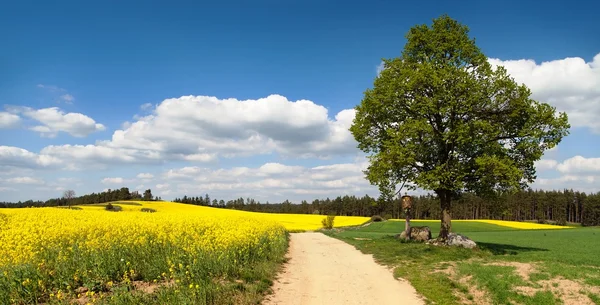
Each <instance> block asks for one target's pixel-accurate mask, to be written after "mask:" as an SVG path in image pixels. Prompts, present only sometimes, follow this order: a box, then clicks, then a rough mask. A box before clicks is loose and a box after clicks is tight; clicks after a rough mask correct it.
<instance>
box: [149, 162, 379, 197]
mask: <svg viewBox="0 0 600 305" xmlns="http://www.w3.org/2000/svg"><path fill="white" fill-rule="evenodd" d="M366 165H367V163H366V162H364V160H359V162H357V163H344V164H333V165H327V166H316V167H303V166H288V165H284V164H279V163H266V164H264V165H262V166H259V167H256V168H248V167H234V168H229V169H208V168H200V167H183V168H178V169H171V170H168V171H167V172H165V173H164V175H163V179H165V180H166V181H169V184H170V187H171V189H172V190H173V192H174V193H175V194H187V195H192V196H194V195H201V194H204V193H209V194H210V195H211V196H213V197H218V198H229V199H233V198H235V197H236V196H237V197H239V196H244V197H245V196H249V197H252V198H256V199H261V200H263V201H264V200H271V201H274V200H283V199H286V198H287V199H291V200H293V199H300V198H302V199H311V198H312V199H314V198H315V196H317V197H320V196H323V195H327V196H332V197H335V196H338V195H344V194H349V195H364V194H366V193H368V194H371V195H376V194H377V189H376V188H375V187H373V186H371V185H369V183H368V181H367V180H366V179H364V174H363V172H362V171H363V170H364V169H365V167H366ZM315 177H316V178H318V179H315ZM157 186H158V185H157Z"/></svg>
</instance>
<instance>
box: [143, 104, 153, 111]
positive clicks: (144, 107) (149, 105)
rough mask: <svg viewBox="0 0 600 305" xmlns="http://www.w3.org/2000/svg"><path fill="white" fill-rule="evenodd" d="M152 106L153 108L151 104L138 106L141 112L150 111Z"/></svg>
mask: <svg viewBox="0 0 600 305" xmlns="http://www.w3.org/2000/svg"><path fill="white" fill-rule="evenodd" d="M152 106H153V105H152V103H145V104H142V105H141V106H140V109H141V110H144V111H147V110H150V109H152Z"/></svg>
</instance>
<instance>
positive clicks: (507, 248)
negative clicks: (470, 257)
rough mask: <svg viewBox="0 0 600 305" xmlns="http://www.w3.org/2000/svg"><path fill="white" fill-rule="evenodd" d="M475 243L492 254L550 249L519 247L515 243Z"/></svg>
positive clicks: (514, 253) (513, 253) (515, 253)
mask: <svg viewBox="0 0 600 305" xmlns="http://www.w3.org/2000/svg"><path fill="white" fill-rule="evenodd" d="M477 245H478V246H479V248H480V249H482V250H488V251H490V252H492V254H494V255H518V254H519V253H522V252H533V251H550V250H548V249H544V248H533V247H520V246H515V245H506V244H494V243H484V242H478V243H477Z"/></svg>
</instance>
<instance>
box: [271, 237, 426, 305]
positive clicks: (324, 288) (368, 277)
mask: <svg viewBox="0 0 600 305" xmlns="http://www.w3.org/2000/svg"><path fill="white" fill-rule="evenodd" d="M288 256H289V258H290V261H289V262H288V263H287V264H286V266H285V267H284V271H283V272H282V273H281V274H279V276H278V278H277V280H276V282H275V284H274V286H273V291H274V295H271V296H268V297H267V299H266V300H265V302H263V304H265V305H275V304H285V305H317V304H318V305H322V304H323V305H325V304H327V305H337V304H340V305H341V304H376V305H388V304H406V305H412V304H419V305H421V304H424V302H423V301H422V300H421V299H420V298H419V296H418V295H417V293H416V291H415V289H414V288H413V287H412V286H411V285H410V284H409V283H408V282H405V281H398V280H396V279H394V277H393V276H392V272H391V271H389V270H388V269H387V268H385V267H383V266H381V265H378V264H377V263H375V261H374V260H373V257H372V256H370V255H365V254H363V253H361V252H360V251H358V250H356V248H354V247H353V246H351V245H349V244H347V243H344V242H342V241H340V240H337V239H335V238H331V237H328V236H326V235H324V234H321V233H294V234H291V242H290V249H289V253H288Z"/></svg>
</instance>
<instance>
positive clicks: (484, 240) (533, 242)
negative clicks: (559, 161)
mask: <svg viewBox="0 0 600 305" xmlns="http://www.w3.org/2000/svg"><path fill="white" fill-rule="evenodd" d="M411 224H412V225H413V226H429V227H430V228H431V229H432V234H433V236H434V237H435V236H437V234H438V232H439V221H412V222H411ZM519 224H522V225H519ZM519 226H522V227H527V226H529V228H525V229H523V228H519ZM535 227H538V228H535ZM551 227H553V228H549V227H547V225H546V226H543V225H537V224H533V223H529V224H527V223H517V224H515V223H511V222H494V221H453V222H452V230H453V231H454V232H457V233H461V234H464V235H466V236H468V237H469V238H471V239H473V240H475V241H476V242H477V244H478V246H479V249H475V250H468V249H462V248H441V247H436V246H429V245H425V244H421V243H414V242H400V241H398V240H396V239H395V238H393V235H395V234H397V233H399V232H401V231H403V230H404V222H403V221H395V220H392V221H385V222H374V223H371V224H370V225H369V226H366V227H359V228H351V229H344V230H335V231H331V232H329V233H327V234H330V235H331V236H333V237H336V238H339V239H341V240H344V241H346V242H348V243H350V244H352V245H354V246H356V247H357V248H358V249H359V250H361V251H363V252H365V253H370V254H373V255H374V257H375V259H376V260H378V261H379V262H381V263H383V264H386V265H389V266H392V267H394V274H395V276H397V277H402V278H405V279H407V280H409V281H410V282H411V283H412V284H413V285H414V286H415V288H416V289H417V291H418V292H419V293H420V294H422V295H423V296H424V297H425V298H426V299H427V302H428V303H430V304H536V305H537V304H600V302H599V301H600V255H598V253H600V228H597V227H596V228H581V227H570V228H565V227H563V228H560V227H557V226H551Z"/></svg>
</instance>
